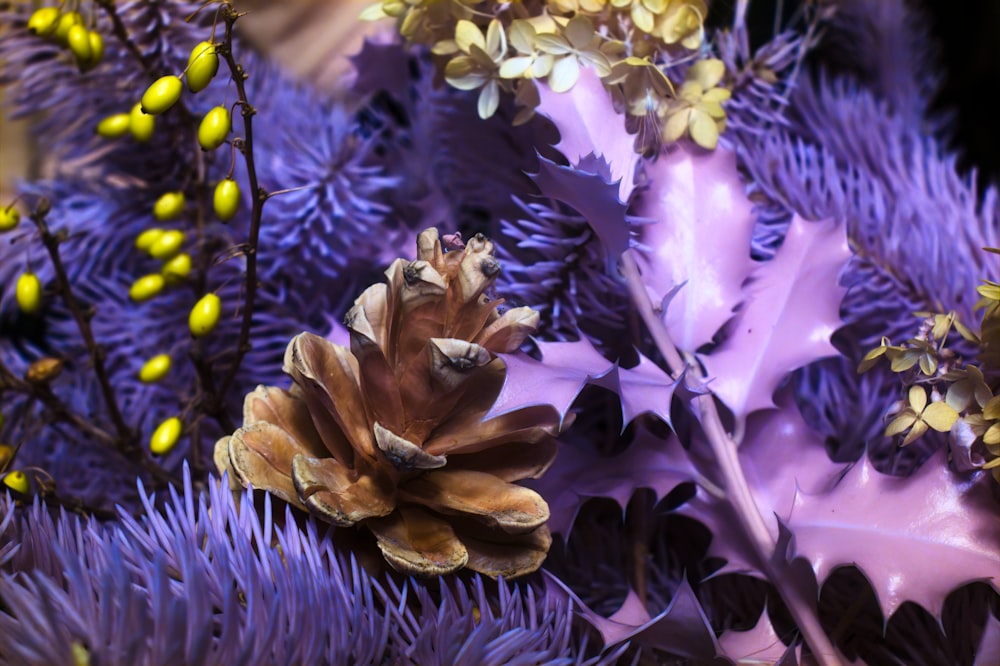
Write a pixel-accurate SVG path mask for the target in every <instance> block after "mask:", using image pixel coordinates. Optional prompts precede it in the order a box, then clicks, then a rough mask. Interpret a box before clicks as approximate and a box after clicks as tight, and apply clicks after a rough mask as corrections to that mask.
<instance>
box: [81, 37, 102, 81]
mask: <svg viewBox="0 0 1000 666" xmlns="http://www.w3.org/2000/svg"><path fill="white" fill-rule="evenodd" d="M87 41H88V42H89V43H90V58H88V59H87V61H86V62H81V63H80V69H81V70H83V71H87V70H88V69H93V68H94V67H96V66H97V65H99V64H101V61H102V60H104V38H103V37H101V33H99V32H97V31H96V30H90V31H88V32H87Z"/></svg>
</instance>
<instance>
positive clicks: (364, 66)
mask: <svg viewBox="0 0 1000 666" xmlns="http://www.w3.org/2000/svg"><path fill="white" fill-rule="evenodd" d="M350 60H351V64H352V65H353V66H354V71H355V79H354V84H353V85H352V86H351V92H353V93H354V94H356V95H357V96H358V97H367V96H368V95H371V94H373V93H377V92H379V91H385V92H387V93H389V94H390V95H393V96H394V97H396V98H397V99H399V98H402V97H403V95H404V94H405V92H406V90H407V88H408V87H409V86H410V83H411V82H412V74H411V72H410V56H409V54H408V53H407V52H406V49H405V48H404V47H403V45H402V44H398V43H395V42H394V43H390V44H379V43H376V42H373V41H371V40H368V39H366V40H365V43H364V45H363V46H362V47H361V51H359V52H358V53H357V54H356V55H353V56H351V58H350Z"/></svg>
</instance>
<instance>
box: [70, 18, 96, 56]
mask: <svg viewBox="0 0 1000 666" xmlns="http://www.w3.org/2000/svg"><path fill="white" fill-rule="evenodd" d="M66 44H67V45H68V46H69V50H70V53H72V54H73V57H74V58H76V61H77V63H80V64H81V65H82V64H84V63H87V62H89V61H90V56H91V55H92V51H91V49H90V32H89V31H88V30H87V29H86V28H85V27H83V26H82V25H80V24H79V23H77V24H76V25H74V26H73V27H72V28H70V29H69V32H68V33H66Z"/></svg>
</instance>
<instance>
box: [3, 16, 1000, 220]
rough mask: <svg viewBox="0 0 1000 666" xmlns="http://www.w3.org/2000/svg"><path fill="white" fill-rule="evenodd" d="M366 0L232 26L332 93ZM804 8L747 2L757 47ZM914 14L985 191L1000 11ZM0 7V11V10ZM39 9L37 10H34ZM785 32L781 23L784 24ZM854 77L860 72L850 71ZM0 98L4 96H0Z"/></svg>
mask: <svg viewBox="0 0 1000 666" xmlns="http://www.w3.org/2000/svg"><path fill="white" fill-rule="evenodd" d="M372 1H373V0H284V1H282V2H273V1H271V0H237V2H236V4H237V6H238V7H239V8H240V9H241V10H245V11H247V12H248V15H247V16H246V17H245V18H244V19H243V20H241V22H240V27H241V28H242V29H243V31H244V34H245V35H247V36H248V37H249V38H250V39H251V40H252V41H253V42H254V43H256V44H257V45H258V46H259V47H260V48H261V49H263V50H265V51H268V52H270V53H272V54H273V55H274V57H276V58H277V59H278V60H280V61H281V62H282V63H284V64H285V65H286V66H287V67H288V68H289V69H290V70H291V71H293V72H294V73H296V74H297V75H298V76H300V77H302V78H303V79H304V80H307V81H310V82H311V83H313V84H314V85H316V86H318V87H319V88H321V89H323V90H325V91H327V92H329V93H331V94H336V92H337V90H338V88H342V87H343V86H344V84H345V81H346V80H348V78H349V73H350V64H349V61H348V60H347V56H349V55H350V54H353V53H356V52H357V51H358V50H359V49H360V48H361V44H362V41H363V40H364V38H365V37H366V36H371V35H373V34H374V33H377V32H379V31H384V29H385V26H381V27H380V26H378V25H373V24H368V23H361V22H359V21H358V20H357V17H358V15H359V14H360V12H361V11H362V10H363V9H364V8H365V7H367V6H368V5H369V4H371V3H372ZM807 1H809V0H752V1H751V2H750V12H749V19H750V24H751V32H752V34H753V35H755V36H757V37H758V40H757V41H761V42H762V41H764V40H766V39H767V38H768V37H769V36H770V35H771V34H772V31H773V29H774V26H775V23H776V22H775V17H782V18H783V19H787V18H788V17H790V16H792V15H793V14H794V12H795V11H796V10H798V9H799V8H800V5H802V4H803V2H807ZM814 1H820V2H831V3H832V4H835V5H837V4H841V5H843V4H852V5H857V4H869V5H871V6H872V7H877V6H878V5H879V4H880V3H881V2H884V0H814ZM907 3H908V4H909V5H912V6H913V7H914V8H917V9H919V10H921V11H922V12H923V14H924V16H925V20H926V23H927V25H926V28H927V30H928V32H929V34H930V35H932V38H931V39H929V40H928V44H927V49H928V55H930V56H931V57H932V58H931V59H933V57H934V55H935V54H936V56H937V60H938V61H939V62H940V64H941V68H942V72H943V74H944V85H943V86H942V89H941V91H940V94H939V95H938V99H937V100H936V101H935V105H936V107H937V108H940V109H942V110H951V111H953V112H954V113H955V120H954V123H953V127H952V134H951V137H950V139H951V141H952V142H953V145H954V148H955V149H956V150H958V152H959V154H960V155H961V161H960V164H961V166H962V168H963V169H965V170H969V169H977V170H978V172H979V178H980V181H981V182H983V183H985V182H993V181H995V180H996V177H997V176H998V175H1000V123H998V122H997V119H996V111H995V110H994V109H993V107H992V105H991V104H989V103H988V102H987V95H988V94H989V92H990V91H992V90H995V89H997V88H998V87H1000V39H997V35H998V34H1000V2H995V1H990V2H982V1H981V0H907ZM0 4H3V3H2V2H0ZM36 4H43V3H36ZM710 4H711V7H712V9H711V17H710V21H711V22H713V23H715V24H717V25H718V24H724V23H726V22H728V21H729V20H731V16H732V10H733V5H734V4H735V2H734V0H715V2H712V3H710ZM782 23H783V21H782ZM2 38H3V36H2V35H0V39H2ZM831 52H832V51H827V52H826V53H824V49H823V48H820V49H819V50H818V51H817V52H816V53H815V54H814V59H818V60H823V61H824V64H825V65H826V66H827V67H831V68H833V69H837V68H838V67H844V68H848V69H849V68H850V67H851V64H850V63H847V62H838V60H839V59H841V56H840V55H839V54H840V53H841V52H840V51H837V53H838V55H837V56H834V57H831V56H830V53H831ZM856 73H857V74H859V75H860V76H861V77H862V78H863V77H864V72H856ZM0 94H2V93H0ZM29 122H30V119H28V120H21V121H11V120H10V119H8V118H6V117H5V116H4V114H3V113H2V111H0V202H2V201H5V200H9V199H10V198H11V194H10V193H11V191H12V185H13V183H14V182H15V181H16V180H17V179H18V178H24V177H33V176H35V175H37V174H39V173H40V172H41V169H42V166H43V165H42V160H40V159H39V156H37V155H34V153H33V151H32V149H31V140H30V136H29V132H28V131H27V126H28V123H29Z"/></svg>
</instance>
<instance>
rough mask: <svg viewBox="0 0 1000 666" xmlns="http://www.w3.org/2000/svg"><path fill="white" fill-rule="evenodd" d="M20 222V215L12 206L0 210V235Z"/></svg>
mask: <svg viewBox="0 0 1000 666" xmlns="http://www.w3.org/2000/svg"><path fill="white" fill-rule="evenodd" d="M20 221H21V213H19V212H18V210H17V209H16V208H14V206H7V207H6V208H0V233H2V232H4V231H10V230H11V229H13V228H14V227H16V226H17V224H18V222H20Z"/></svg>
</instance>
